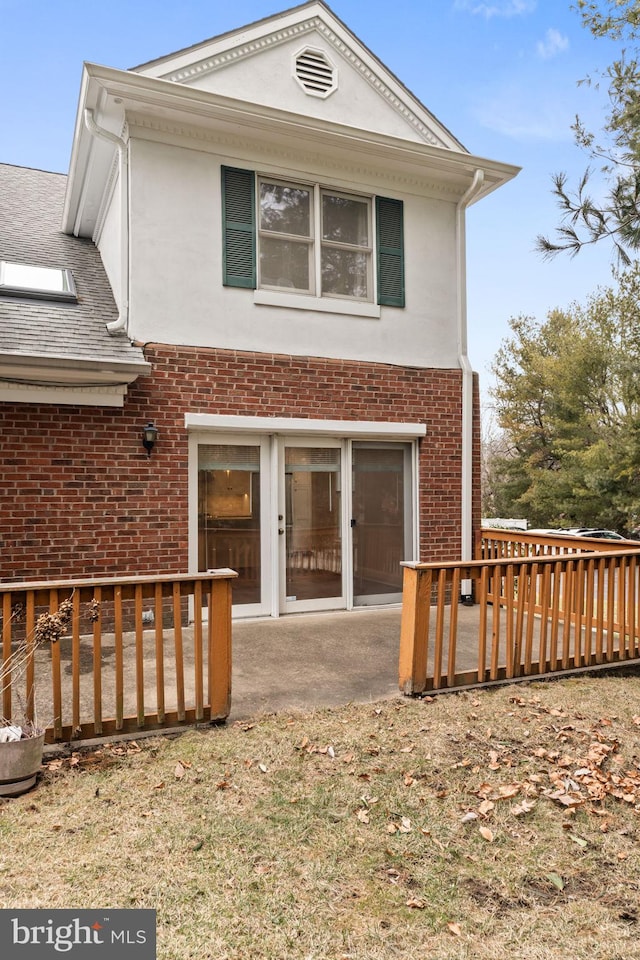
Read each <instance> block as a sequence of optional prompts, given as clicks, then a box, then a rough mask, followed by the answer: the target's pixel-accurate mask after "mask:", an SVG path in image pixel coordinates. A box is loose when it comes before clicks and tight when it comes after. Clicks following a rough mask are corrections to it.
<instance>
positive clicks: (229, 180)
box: [222, 167, 404, 307]
mask: <svg viewBox="0 0 640 960" xmlns="http://www.w3.org/2000/svg"><path fill="white" fill-rule="evenodd" d="M222 190H223V203H222V209H223V221H224V258H223V261H224V269H223V282H224V283H225V284H226V285H227V286H241V287H251V288H254V289H255V288H256V287H260V288H262V289H267V290H278V291H285V292H289V293H299V294H306V295H307V296H313V297H332V298H339V299H343V300H352V301H364V302H369V303H371V302H373V301H374V300H375V299H376V293H377V302H378V303H379V304H386V305H388V306H398V307H403V306H404V249H403V246H404V245H403V204H402V201H400V200H391V199H388V198H385V197H376V198H375V205H374V203H373V198H370V197H364V196H358V195H355V194H349V193H343V192H341V191H337V190H332V189H330V188H329V187H324V186H321V185H319V184H305V183H294V182H288V181H282V180H276V179H272V178H267V177H258V178H257V202H256V177H255V175H254V174H253V173H252V172H251V171H247V170H238V169H235V168H230V167H223V170H222ZM374 218H375V219H374ZM256 221H257V223H256ZM374 227H375V238H376V242H375V245H374V242H373V237H374ZM374 252H375V256H376V259H375V265H376V273H377V291H374V282H373V276H374V270H373V264H374V260H373V257H374Z"/></svg>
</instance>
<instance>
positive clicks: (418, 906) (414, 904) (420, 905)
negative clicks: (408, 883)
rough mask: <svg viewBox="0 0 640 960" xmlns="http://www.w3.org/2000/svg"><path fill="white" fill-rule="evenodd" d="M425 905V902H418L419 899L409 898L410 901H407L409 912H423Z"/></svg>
mask: <svg viewBox="0 0 640 960" xmlns="http://www.w3.org/2000/svg"><path fill="white" fill-rule="evenodd" d="M426 905H427V901H426V900H420V898H419V897H411V899H410V900H407V906H408V907H410V909H411V910H424V908H425V907H426Z"/></svg>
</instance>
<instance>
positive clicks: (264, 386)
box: [0, 345, 480, 580]
mask: <svg viewBox="0 0 640 960" xmlns="http://www.w3.org/2000/svg"><path fill="white" fill-rule="evenodd" d="M145 355H146V357H147V359H148V360H149V361H150V362H151V364H152V365H153V373H152V374H151V375H150V376H149V377H143V378H140V379H139V380H138V381H137V382H136V383H135V384H133V385H132V386H131V387H130V388H129V392H128V396H127V398H126V401H125V406H124V408H123V409H111V408H99V407H73V406H69V407H66V406H54V405H51V406H50V405H46V404H42V405H39V404H38V405H36V404H33V405H31V404H8V403H2V404H0V427H1V429H0V479H1V482H2V488H1V489H2V496H1V502H0V577H1V578H2V579H7V580H8V579H11V580H16V579H17V580H21V579H27V580H33V579H40V578H43V579H44V578H52V577H55V578H58V577H69V576H92V575H99V574H100V575H102V574H134V573H156V572H168V573H169V572H181V571H185V570H186V569H187V460H188V456H187V432H186V430H185V427H184V414H185V412H187V411H190V412H193V413H218V414H242V415H264V416H269V415H276V416H292V417H314V418H322V417H326V418H327V419H344V420H381V421H384V420H390V421H412V422H414V421H417V422H421V423H422V422H423V423H425V424H426V426H427V436H426V437H425V438H424V439H423V440H422V441H421V457H420V464H421V466H420V488H421V492H420V514H421V559H424V560H428V559H451V560H453V559H456V558H457V557H458V556H459V544H460V463H461V436H460V431H461V410H460V395H461V374H460V371H457V370H424V369H409V368H404V367H394V366H391V365H386V364H372V363H361V362H354V361H337V360H324V359H318V358H313V357H290V356H282V355H267V354H252V353H240V352H236V351H224V350H203V349H201V348H187V347H171V346H166V345H147V346H146V347H145ZM477 396H478V395H477V384H476V393H475V406H476V413H477V410H478V399H477ZM147 420H153V421H154V422H155V424H156V426H157V427H158V430H159V442H158V444H157V446H156V449H155V450H154V451H153V453H152V455H151V458H147V456H146V453H145V451H144V449H143V447H142V444H141V430H142V427H143V426H144V424H145V423H146V422H147ZM477 421H478V417H477V416H476V430H475V454H474V475H475V481H476V482H475V492H474V518H475V523H476V524H477V523H478V522H479V516H480V514H479V426H478V423H477Z"/></svg>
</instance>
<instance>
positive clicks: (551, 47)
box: [536, 27, 569, 60]
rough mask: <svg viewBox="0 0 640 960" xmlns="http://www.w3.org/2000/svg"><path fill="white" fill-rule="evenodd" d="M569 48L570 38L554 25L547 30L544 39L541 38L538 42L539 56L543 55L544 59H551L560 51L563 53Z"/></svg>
mask: <svg viewBox="0 0 640 960" xmlns="http://www.w3.org/2000/svg"><path fill="white" fill-rule="evenodd" d="M568 49H569V38H568V37H565V36H564V34H562V33H560V31H559V30H554V29H553V27H551V28H550V29H549V30H547V32H546V33H545V35H544V40H539V41H538V43H537V44H536V50H537V51H538V56H539V57H542V59H543V60H550V59H551V58H552V57H555V56H556V55H557V54H558V53H562V51H563V50H568Z"/></svg>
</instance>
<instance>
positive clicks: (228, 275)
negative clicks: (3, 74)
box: [0, 0, 517, 616]
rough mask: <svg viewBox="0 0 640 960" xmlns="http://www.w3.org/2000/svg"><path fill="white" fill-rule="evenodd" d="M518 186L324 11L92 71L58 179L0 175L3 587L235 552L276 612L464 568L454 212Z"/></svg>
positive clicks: (468, 430)
mask: <svg viewBox="0 0 640 960" xmlns="http://www.w3.org/2000/svg"><path fill="white" fill-rule="evenodd" d="M409 42H410V41H409ZM516 173H517V168H515V167H512V166H510V165H507V164H503V163H498V162H494V161H490V160H486V159H480V158H478V157H475V156H473V155H472V154H470V153H469V152H468V151H467V150H466V149H465V148H464V147H463V146H462V145H461V144H460V143H459V142H458V140H457V139H456V138H455V137H454V136H453V135H452V134H451V133H450V132H449V130H447V128H446V127H444V126H443V125H442V124H441V123H440V122H439V121H438V120H437V119H436V118H435V117H434V116H433V115H432V114H431V113H430V112H429V110H428V109H427V108H426V107H424V106H423V105H422V104H421V103H420V102H419V101H418V100H417V99H416V98H415V97H414V96H413V95H412V94H411V93H410V92H409V91H408V90H407V89H406V87H404V86H403V85H402V83H401V82H400V81H399V80H398V79H397V78H396V77H395V76H394V75H393V74H392V73H391V72H390V71H389V70H387V69H386V68H385V67H384V65H383V64H382V63H381V62H380V61H379V60H378V59H377V58H376V57H375V55H374V54H373V53H371V51H369V50H368V49H367V48H366V47H365V46H364V45H363V44H362V43H361V42H360V41H359V40H358V39H357V38H356V37H355V36H354V35H353V34H352V33H351V32H350V30H349V29H348V28H347V27H346V26H345V24H344V23H342V22H341V21H340V20H339V19H338V18H337V17H336V16H335V14H333V13H332V11H331V10H330V9H329V8H328V7H327V6H325V4H324V3H322V2H318V0H311V2H309V3H305V4H303V5H302V6H298V7H295V8H294V9H291V10H287V11H285V12H284V13H282V14H280V15H277V16H274V17H270V18H268V19H265V20H261V21H259V22H257V23H253V24H250V25H248V26H246V27H243V28H241V29H239V30H236V31H233V32H231V33H227V34H224V35H222V36H217V37H214V38H213V39H211V40H207V41H205V42H203V43H199V44H197V45H195V46H193V47H189V48H188V49H185V50H181V51H179V52H177V53H174V54H171V55H169V56H166V57H162V58H161V59H158V60H155V61H153V62H151V63H147V64H143V65H142V66H139V67H135V68H133V69H131V70H117V69H110V68H106V67H101V66H96V65H94V64H85V66H84V69H83V76H82V86H81V90H80V99H79V108H78V114H77V121H76V127H75V133H74V140H73V149H72V156H71V164H70V169H69V173H68V177H66V178H65V177H63V176H60V175H58V174H49V173H43V172H41V171H34V170H25V169H23V168H15V167H7V166H5V167H0V190H2V191H3V193H4V194H5V195H6V203H5V202H3V203H2V204H0V207H1V208H2V210H4V214H3V213H2V212H0V261H1V265H0V410H1V411H2V414H1V415H2V422H3V427H2V431H1V432H0V458H1V460H0V462H1V463H2V467H1V468H0V469H1V470H2V483H3V494H4V497H3V502H2V507H1V508H0V509H1V523H2V525H1V533H2V551H1V556H2V561H1V563H2V566H1V570H0V575H1V576H2V577H3V578H6V579H9V578H19V579H34V578H44V577H52V576H54V577H61V576H65V577H66V576H78V575H86V576H90V575H92V574H97V573H100V574H102V573H106V572H113V573H115V572H118V573H128V574H133V573H137V572H142V573H144V572H157V571H166V572H168V571H184V570H186V569H191V570H201V569H209V568H214V567H233V568H234V569H235V570H237V571H238V573H239V578H238V580H237V583H236V585H235V587H234V604H235V609H236V613H237V614H238V615H272V616H277V615H280V614H283V613H289V612H295V611H302V610H321V609H340V608H346V609H350V608H352V607H354V606H357V605H359V604H372V603H388V602H393V601H395V600H398V599H399V596H400V589H401V567H400V564H401V562H402V561H403V560H411V559H416V558H421V559H434V558H438V559H451V560H454V559H459V558H461V557H462V558H468V557H469V556H470V554H471V545H472V536H473V531H474V527H475V526H476V525H477V524H478V523H479V516H480V514H479V411H478V390H477V382H476V379H475V376H474V374H473V372H472V369H471V366H470V363H469V359H468V357H467V346H466V341H467V338H466V296H465V212H466V209H467V207H468V206H469V204H471V203H473V202H476V201H478V200H480V199H482V198H484V197H486V196H487V195H488V194H489V193H491V192H492V191H493V190H494V189H496V188H497V187H499V186H500V185H501V184H503V183H505V182H506V181H508V180H509V179H510V178H512V177H513V176H514V175H515V174H516ZM7 211H8V212H7ZM147 425H150V427H149V431H148V436H147V438H146V441H145V442H146V446H145V445H143V432H144V430H145V428H146V427H147ZM156 432H157V435H155V436H154V434H155V433H156Z"/></svg>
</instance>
